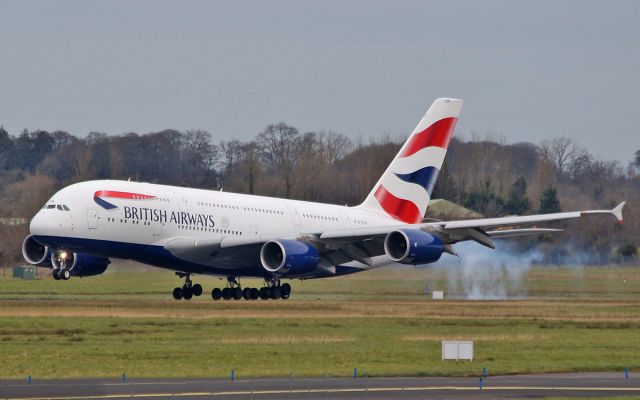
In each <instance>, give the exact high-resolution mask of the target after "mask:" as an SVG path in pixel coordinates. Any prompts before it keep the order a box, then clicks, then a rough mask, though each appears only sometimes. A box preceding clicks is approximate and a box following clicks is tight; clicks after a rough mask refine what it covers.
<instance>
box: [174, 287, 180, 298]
mask: <svg viewBox="0 0 640 400" xmlns="http://www.w3.org/2000/svg"><path fill="white" fill-rule="evenodd" d="M173 298H174V299H175V300H180V299H181V298H182V288H179V287H177V288H175V289H173Z"/></svg>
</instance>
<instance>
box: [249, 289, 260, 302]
mask: <svg viewBox="0 0 640 400" xmlns="http://www.w3.org/2000/svg"><path fill="white" fill-rule="evenodd" d="M258 297H260V291H259V290H258V289H256V288H251V296H249V298H250V299H251V300H257V299H258Z"/></svg>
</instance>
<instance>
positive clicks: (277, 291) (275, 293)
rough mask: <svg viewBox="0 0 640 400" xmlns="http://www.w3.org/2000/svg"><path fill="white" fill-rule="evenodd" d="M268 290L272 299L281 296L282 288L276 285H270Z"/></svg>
mask: <svg viewBox="0 0 640 400" xmlns="http://www.w3.org/2000/svg"><path fill="white" fill-rule="evenodd" d="M269 291H270V292H271V293H269V295H270V297H271V298H272V299H273V300H277V299H279V298H280V297H281V296H282V289H280V288H279V287H277V286H276V287H272V288H271V289H270V290H269Z"/></svg>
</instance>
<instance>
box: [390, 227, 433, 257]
mask: <svg viewBox="0 0 640 400" xmlns="http://www.w3.org/2000/svg"><path fill="white" fill-rule="evenodd" d="M384 252H385V253H386V254H387V256H388V257H389V258H390V259H392V260H393V261H395V262H399V263H402V264H412V265H416V264H429V263H433V262H436V261H438V259H440V256H442V253H443V252H444V246H443V244H442V241H441V240H440V239H439V238H438V237H436V236H433V235H431V234H429V233H427V232H423V231H419V230H416V229H400V230H397V231H393V232H389V234H388V235H387V237H386V238H385V239H384Z"/></svg>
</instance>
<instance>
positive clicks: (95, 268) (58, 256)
mask: <svg viewBox="0 0 640 400" xmlns="http://www.w3.org/2000/svg"><path fill="white" fill-rule="evenodd" d="M109 264H111V261H109V259H108V258H105V257H96V256H92V255H89V254H83V253H72V252H70V251H65V250H60V251H57V252H53V253H51V265H52V266H53V268H55V269H66V270H68V271H69V272H70V273H71V275H72V276H94V275H100V274H102V273H103V272H104V271H106V270H107V267H108V266H109Z"/></svg>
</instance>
